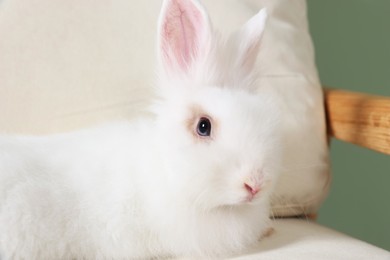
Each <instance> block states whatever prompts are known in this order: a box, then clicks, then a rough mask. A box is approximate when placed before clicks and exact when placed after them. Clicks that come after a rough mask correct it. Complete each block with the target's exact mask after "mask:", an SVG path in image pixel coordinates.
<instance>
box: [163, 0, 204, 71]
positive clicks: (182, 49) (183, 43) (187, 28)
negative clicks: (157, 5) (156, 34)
mask: <svg viewBox="0 0 390 260" xmlns="http://www.w3.org/2000/svg"><path fill="white" fill-rule="evenodd" d="M161 26H162V27H161V29H162V30H161V35H160V37H162V39H161V46H160V48H161V51H162V54H163V56H164V57H163V58H164V59H165V62H167V63H168V64H167V65H169V66H170V67H172V66H175V65H179V68H181V69H184V70H185V69H187V68H188V67H189V65H190V64H191V61H192V59H193V58H196V57H197V56H198V49H199V44H201V39H202V36H203V34H204V30H205V18H204V15H203V14H202V12H201V11H200V10H199V9H198V7H197V6H195V5H194V4H193V3H192V1H190V0H171V1H169V2H168V4H167V6H166V12H165V17H164V19H163V22H162V25H161Z"/></svg>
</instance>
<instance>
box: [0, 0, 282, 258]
mask: <svg viewBox="0 0 390 260" xmlns="http://www.w3.org/2000/svg"><path fill="white" fill-rule="evenodd" d="M167 1H174V0H167ZM185 1H186V2H187V3H188V4H191V3H192V1H190V0H182V1H177V3H180V2H185ZM174 2H176V1H174ZM164 6H167V5H164ZM194 6H195V7H196V8H202V7H201V6H200V4H199V3H196V4H194ZM163 8H164V7H163ZM169 12H170V10H163V12H162V18H161V19H160V22H161V21H164V19H166V17H165V16H166V14H167V13H168V14H169ZM201 13H202V14H203V15H206V13H205V12H204V10H201ZM258 15H264V12H261V13H259V14H258ZM206 20H207V21H208V19H206ZM260 20H262V21H263V19H260ZM248 26H251V27H252V26H255V25H254V22H250V23H248V24H247V25H245V26H244V28H243V31H242V32H244V33H238V34H237V35H235V36H233V37H232V38H230V39H228V40H226V41H223V40H221V39H219V38H218V37H217V36H215V35H212V34H211V31H212V30H211V29H210V28H211V27H210V28H206V29H210V30H206V31H210V35H208V36H207V40H208V42H209V44H205V45H202V46H206V47H205V48H207V50H203V51H202V52H199V53H200V54H199V57H198V56H195V57H192V59H191V60H187V61H186V62H188V64H186V65H185V68H184V67H180V66H176V65H174V64H170V65H172V67H169V68H168V70H169V73H167V72H164V69H165V68H167V66H170V65H169V64H166V63H164V60H163V59H162V61H161V62H160V65H161V66H162V67H163V68H164V69H162V68H160V75H159V76H160V77H159V82H158V84H157V85H158V89H157V90H158V91H157V92H158V98H157V100H156V102H155V104H154V105H153V106H152V111H153V115H152V116H151V117H150V118H142V119H139V120H138V121H133V122H117V123H111V124H108V125H105V126H101V127H98V128H95V129H88V130H83V131H80V132H76V133H70V134H63V135H54V136H47V137H0V256H1V257H0V258H1V259H4V260H5V259H133V258H149V257H163V256H198V257H205V256H221V255H229V254H233V253H235V252H239V251H240V250H242V249H244V248H246V247H248V246H250V245H251V244H253V243H255V242H256V241H257V240H258V239H259V238H260V237H261V236H262V234H263V232H264V231H265V230H266V229H267V228H268V216H269V196H270V194H271V192H272V189H273V186H274V184H275V182H276V181H277V177H278V167H277V164H278V163H279V162H280V160H281V158H280V154H281V151H280V138H279V137H280V134H279V132H278V128H279V127H278V125H279V124H278V123H279V122H278V118H279V115H278V107H277V105H276V102H275V100H272V98H271V97H269V96H264V95H261V94H257V93H255V92H254V91H253V84H254V83H255V82H256V73H254V72H253V71H252V68H251V67H248V66H244V67H242V65H243V64H246V62H247V60H246V59H247V58H248V54H250V55H249V56H251V55H254V53H250V52H252V51H253V48H252V47H253V44H258V43H257V42H258V41H259V39H260V36H261V32H262V29H261V30H253V28H248ZM260 26H264V23H263V24H260ZM256 31H257V34H256ZM245 32H246V33H245ZM253 33H255V35H253ZM238 35H240V37H238ZM245 35H247V37H246V36H245ZM241 41H243V43H242V44H241V43H240V42H241ZM202 46H198V47H199V48H202ZM243 46H252V47H249V48H245V47H243ZM171 58H173V59H175V57H171ZM176 58H177V57H176ZM175 71H176V72H177V73H176V74H175V73H172V72H175ZM194 109H195V110H197V109H200V110H201V111H202V113H203V112H204V113H207V116H210V117H211V118H212V119H213V121H212V122H213V128H212V131H213V135H212V136H211V137H210V138H206V139H204V138H200V137H196V131H195V128H192V123H191V120H192V119H191V118H193V116H194V115H193V113H194V111H193V110H194ZM193 123H196V119H195V121H194V122H193ZM253 177H256V178H259V179H260V181H261V182H262V186H261V191H260V192H259V193H258V194H257V195H256V197H255V198H254V199H253V200H252V201H248V200H247V196H248V191H247V190H246V189H245V186H244V183H245V181H246V180H247V179H248V178H253Z"/></svg>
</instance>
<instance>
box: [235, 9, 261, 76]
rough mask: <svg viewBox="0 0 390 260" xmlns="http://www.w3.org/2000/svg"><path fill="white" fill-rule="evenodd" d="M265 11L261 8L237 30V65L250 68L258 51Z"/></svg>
mask: <svg viewBox="0 0 390 260" xmlns="http://www.w3.org/2000/svg"><path fill="white" fill-rule="evenodd" d="M266 19H267V11H266V10H265V8H263V9H261V10H260V11H259V12H258V13H257V14H256V15H254V16H253V17H252V18H251V19H250V20H249V21H248V22H246V24H244V26H243V27H242V28H241V30H240V31H239V32H238V38H237V41H238V59H239V63H240V64H239V65H240V66H243V67H244V68H246V69H249V70H250V69H252V67H253V65H254V63H255V61H256V58H257V53H258V51H259V47H260V42H261V38H262V35H263V31H264V27H265V23H266Z"/></svg>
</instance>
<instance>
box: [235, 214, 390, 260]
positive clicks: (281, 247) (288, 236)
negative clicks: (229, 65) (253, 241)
mask: <svg viewBox="0 0 390 260" xmlns="http://www.w3.org/2000/svg"><path fill="white" fill-rule="evenodd" d="M274 229H275V231H274V233H273V234H272V235H271V236H269V237H267V238H265V239H264V240H263V241H261V242H259V243H258V244H257V246H255V247H254V248H253V249H251V250H248V251H247V252H245V253H243V254H242V255H240V256H237V257H233V258H232V259H236V260H244V259H245V260H249V259H289V260H306V259H307V260H312V259H316V260H322V259H323V260H325V259H326V260H343V259H345V260H347V259H348V260H349V259H362V260H363V259H376V260H379V259H390V252H388V251H386V250H383V249H381V248H377V247H375V246H372V245H370V244H367V243H365V242H362V241H360V240H357V239H355V238H352V237H349V236H347V235H344V234H342V233H339V232H337V231H334V230H331V229H328V228H325V227H322V226H320V225H318V224H316V223H314V222H312V221H309V220H299V219H279V220H275V221H274Z"/></svg>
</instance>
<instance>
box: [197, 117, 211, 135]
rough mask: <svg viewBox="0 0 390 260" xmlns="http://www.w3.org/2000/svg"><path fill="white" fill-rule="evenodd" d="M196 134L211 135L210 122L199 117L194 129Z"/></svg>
mask: <svg viewBox="0 0 390 260" xmlns="http://www.w3.org/2000/svg"><path fill="white" fill-rule="evenodd" d="M196 132H197V133H198V135H200V136H210V133H211V122H210V120H209V119H208V118H206V117H201V118H200V119H199V122H198V126H197V127H196Z"/></svg>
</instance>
